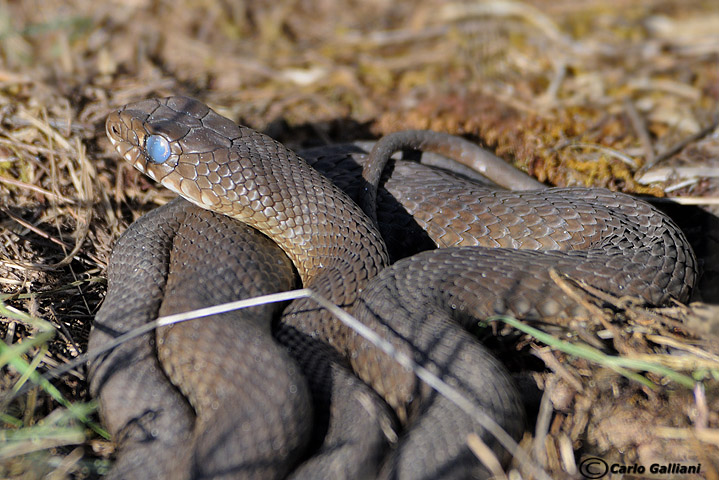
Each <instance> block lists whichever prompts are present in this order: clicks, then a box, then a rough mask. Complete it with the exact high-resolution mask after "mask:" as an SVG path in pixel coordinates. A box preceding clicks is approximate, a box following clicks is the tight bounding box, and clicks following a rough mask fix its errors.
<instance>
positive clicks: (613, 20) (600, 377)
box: [0, 0, 719, 478]
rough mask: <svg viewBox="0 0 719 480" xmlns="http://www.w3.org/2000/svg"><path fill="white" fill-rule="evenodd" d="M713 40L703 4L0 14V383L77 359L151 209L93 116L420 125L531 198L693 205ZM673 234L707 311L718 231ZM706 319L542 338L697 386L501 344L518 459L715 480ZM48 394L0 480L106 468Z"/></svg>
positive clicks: (701, 226)
mask: <svg viewBox="0 0 719 480" xmlns="http://www.w3.org/2000/svg"><path fill="white" fill-rule="evenodd" d="M718 31H719V7H717V6H716V2H715V1H713V0H703V1H702V0H690V1H679V0H673V1H672V0H650V1H638V0H636V1H632V0H612V1H608V2H606V1H605V2H600V1H596V0H581V1H569V0H567V1H562V2H556V1H548V0H533V1H531V2H527V3H516V2H506V1H487V2H480V1H474V2H459V1H457V2H444V1H440V0H417V1H416V2H411V3H410V2H391V1H389V0H371V1H364V2H359V1H347V2H334V1H331V0H288V1H279V2H278V1H275V2H270V1H260V2H222V1H216V0H199V1H197V0H196V1H189V0H179V1H176V2H163V3H160V2H152V1H150V0H133V1H128V2H119V1H118V2H107V3H105V2H93V1H90V0H74V1H69V2H62V1H59V0H43V1H40V0H24V1H23V2H4V1H0V225H1V227H2V228H1V229H0V235H1V236H2V242H0V248H1V249H2V250H1V251H0V256H1V259H2V261H0V288H1V290H2V300H3V302H4V304H5V305H7V306H8V308H12V309H10V310H5V311H3V312H2V313H0V315H1V316H2V317H0V318H1V320H0V334H2V336H3V339H4V342H5V344H4V345H5V346H3V350H2V351H0V358H2V360H3V363H2V366H3V375H2V383H0V385H1V387H0V388H2V391H3V393H7V392H10V391H12V390H13V389H14V388H17V386H18V384H19V383H20V384H23V383H25V382H29V381H32V377H33V375H34V374H33V373H31V372H33V371H39V372H45V371H47V370H48V369H51V368H54V367H55V366H57V365H61V364H64V363H66V362H67V361H68V360H69V359H72V358H74V357H76V356H77V355H79V354H80V353H81V352H83V351H84V350H85V347H86V343H87V334H88V332H89V328H90V325H91V321H92V318H93V315H94V313H95V311H96V310H97V307H98V305H99V303H100V302H101V299H102V295H103V292H104V283H103V280H102V278H103V272H104V269H105V267H106V261H107V258H108V254H109V252H110V249H111V247H112V245H113V243H114V241H115V240H116V239H117V237H118V235H119V234H120V233H121V232H122V231H123V230H124V229H125V228H126V227H127V225H128V224H129V223H130V222H132V221H133V220H134V219H135V218H137V217H138V216H139V215H141V214H143V213H145V212H146V211H148V210H150V209H152V208H153V207H154V206H155V205H156V204H158V203H162V202H163V201H165V200H166V199H167V198H169V197H170V196H171V194H169V193H168V192H165V191H162V190H158V189H157V188H156V186H154V185H152V184H151V183H150V182H149V181H148V180H145V179H144V178H143V177H142V176H140V175H139V174H137V173H136V172H135V171H133V170H131V169H129V168H127V167H125V166H124V165H123V164H121V163H119V162H118V161H117V159H116V157H115V155H114V154H113V153H112V152H111V149H110V148H109V144H108V141H107V140H106V139H105V138H104V132H103V122H104V118H105V116H106V114H107V112H108V111H110V110H111V109H112V108H115V107H118V106H120V105H122V104H124V103H127V102H129V101H133V100H137V99H140V98H143V97H148V96H155V95H165V94H170V93H182V94H189V95H193V96H197V97H199V98H202V99H203V100H206V101H207V102H208V103H210V104H212V105H213V106H215V107H217V108H218V110H219V111H220V112H221V113H223V114H226V115H227V116H230V117H231V118H234V119H237V120H238V121H241V122H243V123H246V124H249V125H251V126H253V127H256V128H258V129H262V130H266V131H269V132H270V133H272V134H273V135H274V136H276V137H277V138H279V139H280V140H282V141H285V142H287V143H288V144H289V145H290V146H291V147H297V146H300V145H303V146H309V145H316V144H321V143H327V142H330V141H343V140H350V139H357V138H361V137H362V138H363V137H366V136H367V135H370V134H373V135H381V134H383V133H387V132H390V131H394V130H399V129H403V128H432V129H436V130H443V131H448V132H451V133H459V134H463V135H467V136H469V137H470V138H474V139H477V140H479V141H481V142H483V143H484V144H486V145H487V146H489V147H490V148H492V149H494V150H495V151H496V152H497V153H498V154H500V155H501V156H503V157H505V158H507V159H508V160H509V161H512V162H514V163H515V164H516V165H517V166H519V167H520V168H524V169H526V170H528V171H529V172H530V173H532V174H533V175H535V176H537V177H538V178H539V179H540V180H543V181H547V182H550V183H553V184H557V185H595V186H607V187H609V188H612V189H616V190H622V191H626V192H631V193H638V194H651V195H655V196H672V197H674V196H682V197H690V198H692V199H694V200H695V201H696V200H697V199H698V201H699V202H700V203H701V202H707V203H711V202H712V201H714V202H716V199H717V197H719V193H718V192H719V188H718V185H719V175H717V173H716V172H717V171H719V155H718V154H719V137H718V134H717V129H716V125H717V123H716V122H717V118H718V117H717V114H718V112H719V111H718V110H717V100H718V99H719V62H718V61H717V60H718V59H719V38H718V37H717V33H716V32H718ZM713 208H714V209H715V210H714V212H716V211H717V210H716V207H713ZM675 218H677V220H678V221H680V222H682V227H683V228H685V229H686V231H687V233H688V235H689V236H690V237H691V239H692V241H693V242H694V246H695V249H696V251H697V254H698V255H699V256H700V258H702V259H703V260H704V262H705V275H704V283H703V284H702V286H701V291H702V295H703V296H704V297H703V299H704V300H705V301H710V302H714V303H719V220H717V217H716V216H712V215H709V214H706V213H703V211H702V210H700V209H698V208H695V209H692V210H690V211H688V210H681V211H680V213H679V214H678V215H677V216H676V217H675ZM608 312H610V313H611V314H610V313H608ZM39 319H43V321H39ZM701 319H704V321H701ZM718 322H719V314H718V313H717V311H716V309H712V308H711V307H702V308H701V309H699V308H697V309H695V310H686V309H682V308H681V307H677V309H675V310H672V311H647V310H644V309H640V308H637V307H634V306H632V305H631V304H627V303H626V302H624V303H619V304H618V305H617V306H616V308H613V309H611V310H607V309H600V310H597V314H596V317H595V318H593V319H592V321H591V322H587V323H583V324H577V325H572V327H573V330H571V331H570V330H568V329H566V328H558V327H553V329H552V333H553V334H554V337H555V338H556V339H563V340H570V341H571V342H573V343H582V344H586V345H589V346H594V347H600V348H601V350H602V351H605V352H606V351H614V352H615V354H618V355H619V356H620V357H622V358H629V359H634V360H637V361H638V360H642V361H650V362H653V363H656V364H658V365H662V366H664V367H665V368H670V369H671V370H673V371H675V372H677V373H683V374H685V375H689V376H693V377H694V380H699V381H702V382H703V383H702V384H703V387H702V388H699V387H697V388H695V389H688V388H686V387H683V386H681V382H677V381H669V380H667V378H668V377H667V375H665V374H661V373H656V372H653V373H651V372H650V373H646V374H645V375H644V377H645V380H647V382H651V385H653V386H650V384H648V383H643V382H638V381H635V380H629V379H627V378H626V377H622V376H620V375H619V374H618V373H616V371H615V370H613V369H612V365H611V362H613V361H614V360H610V361H609V362H610V363H609V364H605V365H604V366H602V365H601V364H598V363H596V359H592V358H590V359H587V358H583V357H581V356H577V352H570V353H567V352H564V351H563V350H562V348H561V345H560V344H556V345H554V347H552V348H549V347H546V346H544V343H543V342H540V341H538V340H532V339H531V337H524V338H525V340H523V342H524V343H522V344H521V345H519V346H518V348H520V349H521V350H522V351H523V352H525V353H526V352H531V353H533V354H534V355H536V356H537V357H539V358H540V359H541V360H542V361H543V362H544V363H545V364H546V365H547V367H548V370H547V371H544V370H542V371H536V372H533V373H531V374H530V376H531V377H532V381H534V382H535V383H536V384H538V385H539V386H540V387H541V388H543V389H544V400H543V402H542V406H543V408H541V409H540V410H539V418H538V424H537V425H538V428H537V431H536V432H535V435H534V436H532V437H530V436H528V437H527V438H526V439H525V440H524V442H523V445H524V446H525V447H527V448H528V449H529V451H530V452H532V453H533V454H534V455H535V457H536V458H537V459H538V460H539V461H540V462H541V463H542V464H543V465H544V466H545V468H546V469H547V471H548V472H549V473H550V475H551V476H552V477H553V478H563V477H567V476H571V475H574V472H575V469H576V465H577V462H578V460H579V459H580V458H581V456H580V455H585V454H586V455H588V454H593V455H599V456H603V457H604V458H607V459H608V460H609V459H612V460H616V461H620V462H624V463H633V462H639V463H645V464H648V463H651V461H653V460H652V459H658V461H666V462H669V461H672V460H674V459H676V460H675V461H681V460H682V459H683V460H684V461H685V462H693V461H699V462H701V463H702V465H703V471H704V472H708V473H706V475H707V478H719V473H717V469H718V468H719V466H717V464H716V458H719V438H718V437H719V433H718V432H719V430H717V429H718V428H719V417H717V413H716V412H717V411H719V405H718V403H719V396H718V395H717V375H719V368H718V366H719V359H718V358H717V355H718V354H719V352H717V347H716V341H715V340H713V339H715V338H716V335H717V331H718V330H719V328H718V327H717V323H718ZM48 324H49V325H51V326H52V327H50V326H48ZM620 327H621V328H620ZM504 330H508V328H505V329H504ZM48 331H50V332H54V333H51V334H48V333H45V332H48ZM49 336H52V338H47V337H49ZM712 340H713V341H712ZM25 366H27V368H25ZM639 371H640V372H646V371H647V370H642V369H639ZM23 372H26V373H23ZM54 384H55V386H56V388H57V391H56V392H55V391H53V389H52V388H50V387H45V388H38V389H34V390H31V391H30V392H29V393H26V394H23V395H21V396H19V397H17V398H15V399H14V400H12V401H11V402H7V401H4V402H3V404H2V410H0V412H1V413H0V420H1V421H2V422H3V431H2V432H0V438H2V442H0V461H1V462H2V463H1V464H0V476H3V477H5V476H7V477H16V478H20V477H25V478H39V477H41V476H44V475H49V476H50V477H51V478H66V477H76V478H77V477H96V476H97V475H98V473H101V472H102V471H103V470H104V469H105V468H106V467H107V458H108V454H109V452H111V448H112V446H111V443H110V442H108V441H107V440H104V439H103V438H102V436H101V435H100V433H98V430H99V429H97V428H95V427H94V425H93V424H92V422H89V423H88V422H85V421H83V420H82V419H83V418H85V417H86V415H91V414H90V413H89V412H90V411H91V409H92V404H91V403H90V404H86V402H87V401H88V398H87V396H86V395H87V393H86V386H85V378H84V371H83V369H82V368H78V369H76V370H74V371H72V372H71V373H70V374H67V375H65V376H63V378H62V380H61V381H56V382H54ZM3 398H5V399H7V397H6V396H5V397H3ZM63 399H65V400H67V401H68V402H71V404H72V406H71V407H67V406H63V402H64V401H65V400H63ZM575 452H579V453H575ZM712 469H713V470H712ZM524 478H528V476H527V475H526V473H525V477H524Z"/></svg>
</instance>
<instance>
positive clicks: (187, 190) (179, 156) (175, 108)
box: [105, 96, 240, 208]
mask: <svg viewBox="0 0 719 480" xmlns="http://www.w3.org/2000/svg"><path fill="white" fill-rule="evenodd" d="M105 130H106V133H107V136H108V138H109V139H110V142H111V143H112V144H113V146H114V147H115V150H117V152H118V153H119V154H120V155H121V156H122V157H123V158H124V159H125V160H126V161H128V162H129V163H130V164H132V165H133V166H134V167H135V168H137V169H138V170H140V171H141V172H143V173H145V174H146V175H148V176H149V177H150V178H152V179H153V180H155V181H157V182H160V183H162V184H163V185H164V186H165V187H167V188H169V189H170V190H173V191H175V192H176V193H178V194H180V195H182V196H184V197H185V198H187V199H188V200H190V201H192V202H193V203H196V204H198V205H200V206H202V207H204V208H208V207H211V206H213V205H216V204H218V203H219V200H218V196H217V195H216V194H213V193H212V191H211V189H210V188H203V186H204V185H205V184H206V183H209V182H208V181H207V180H206V179H207V177H208V173H210V171H212V168H213V167H214V166H215V165H214V164H215V163H216V162H215V161H214V158H216V157H217V156H220V157H222V156H223V155H222V153H223V152H226V151H227V150H228V149H229V147H230V146H231V145H232V140H233V139H234V138H237V137H239V136H240V130H239V127H238V126H237V125H236V124H235V123H234V122H232V121H231V120H229V119H227V118H224V117H222V116H220V115H218V114H217V113H215V112H213V111H212V110H211V109H210V108H209V107H207V106H206V105H205V104H203V103H201V102H199V101H197V100H194V99H192V98H187V97H179V96H178V97H167V98H162V99H150V100H143V101H141V102H136V103H131V104H129V105H126V106H124V107H123V108H122V109H120V110H119V111H117V112H114V113H111V114H110V115H109V116H108V118H107V122H106V124H105ZM224 156H225V157H226V156H227V155H226V154H225V155H224ZM215 170H217V168H215ZM211 180H213V179H211ZM211 180H210V181H211ZM218 181H219V178H218ZM212 183H215V182H212ZM207 186H208V187H211V185H209V184H208V185H207Z"/></svg>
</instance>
